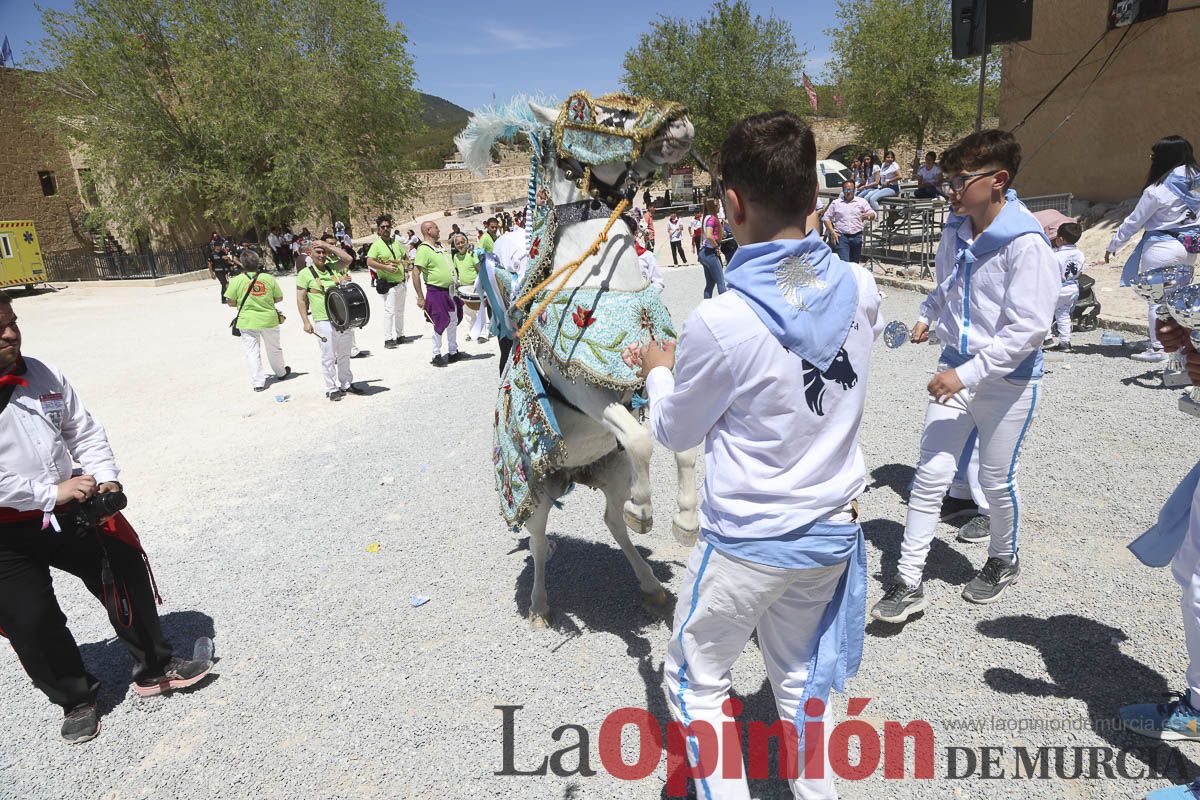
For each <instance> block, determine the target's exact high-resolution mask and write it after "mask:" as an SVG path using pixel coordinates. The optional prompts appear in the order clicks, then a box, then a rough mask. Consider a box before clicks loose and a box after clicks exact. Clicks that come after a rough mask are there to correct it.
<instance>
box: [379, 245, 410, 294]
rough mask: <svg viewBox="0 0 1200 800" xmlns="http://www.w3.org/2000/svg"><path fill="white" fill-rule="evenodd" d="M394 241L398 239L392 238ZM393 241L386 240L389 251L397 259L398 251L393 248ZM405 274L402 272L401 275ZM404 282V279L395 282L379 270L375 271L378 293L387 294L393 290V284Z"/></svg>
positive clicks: (397, 284)
mask: <svg viewBox="0 0 1200 800" xmlns="http://www.w3.org/2000/svg"><path fill="white" fill-rule="evenodd" d="M394 241H396V240H395V239H392V242H394ZM392 242H384V244H385V245H387V249H388V252H389V253H391V254H392V258H393V259H395V258H396V251H395V250H393V249H392ZM403 274H404V273H403V272H401V275H403ZM402 283H404V281H403V280H401V281H399V282H395V283H393V282H392V281H389V280H387V279H386V278H384V277H383V275H382V274H381V273H380V272H379V271H378V270H376V271H375V291H376V293H377V294H380V295H385V294H387V293H388V292H390V291H391V290H392V287H393V286H399V285H401V284H402Z"/></svg>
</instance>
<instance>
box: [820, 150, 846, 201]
mask: <svg viewBox="0 0 1200 800" xmlns="http://www.w3.org/2000/svg"><path fill="white" fill-rule="evenodd" d="M848 180H850V168H849V167H847V166H846V165H845V164H843V163H842V162H840V161H835V160H834V159H832V158H823V159H821V160H820V161H818V162H817V189H818V190H819V191H820V192H821V193H822V194H829V193H830V190H832V193H833V194H837V193H838V192H840V191H842V183H843V181H848Z"/></svg>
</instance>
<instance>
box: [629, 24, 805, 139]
mask: <svg viewBox="0 0 1200 800" xmlns="http://www.w3.org/2000/svg"><path fill="white" fill-rule="evenodd" d="M806 55H807V53H806V52H805V51H804V50H801V49H799V48H798V47H797V46H796V40H795V39H794V38H792V29H791V26H790V25H788V23H786V22H784V21H783V20H780V19H778V18H777V17H775V16H774V15H772V16H770V17H766V18H763V17H761V16H758V15H756V14H755V15H752V14H751V13H750V6H749V5H748V4H747V3H746V2H745V0H736V1H735V2H729V0H717V2H715V3H713V5H712V7H711V8H710V9H709V11H708V12H707V13H706V14H705V15H704V16H702V17H701V18H700V20H699V21H691V20H688V19H684V18H673V17H666V16H661V17H659V18H658V19H657V20H656V21H655V22H653V23H651V28H650V31H649V32H647V33H644V34H642V36H641V38H640V39H639V40H638V44H637V46H635V47H634V48H633V49H632V50H630V51H628V52H627V53H626V54H625V61H624V65H623V66H624V75H623V76H622V79H621V82H622V84H623V85H624V87H625V90H626V91H628V92H630V93H632V94H636V95H644V96H649V97H655V98H659V99H663V100H677V101H679V102H681V103H683V104H684V105H686V106H687V108H688V114H689V116H690V117H691V120H692V123H693V124H694V125H695V126H696V142H695V148H696V151H697V152H698V153H701V154H703V155H710V154H712V153H715V152H716V151H717V150H718V149H719V148H720V146H721V143H722V142H723V141H724V140H725V135H726V134H727V133H728V132H729V129H730V128H731V127H733V124H734V123H735V122H737V121H738V120H739V119H741V118H742V117H745V116H748V115H750V114H757V113H760V112H763V111H772V110H775V109H779V108H792V109H796V110H799V109H800V106H801V102H803V107H804V108H807V107H808V101H807V100H804V101H801V100H800V98H801V97H802V96H803V90H801V89H800V88H799V87H798V82H799V79H800V72H801V69H802V67H803V64H804V59H805V57H806Z"/></svg>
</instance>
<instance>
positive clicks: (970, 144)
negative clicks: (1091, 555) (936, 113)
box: [871, 130, 1059, 622]
mask: <svg viewBox="0 0 1200 800" xmlns="http://www.w3.org/2000/svg"><path fill="white" fill-rule="evenodd" d="M1020 163H1021V147H1020V145H1018V144H1017V142H1016V140H1015V139H1014V138H1013V136H1012V134H1010V133H1006V132H1004V131H999V130H988V131H981V132H978V133H973V134H971V135H970V136H967V137H965V138H964V139H962V140H961V141H959V142H958V143H957V144H955V145H954V146H953V147H951V148H950V149H949V150H947V151H946V152H945V153H943V154H942V158H941V166H942V170H943V173H944V174H945V175H946V180H945V181H944V182H943V183H942V187H941V188H942V190H943V191H945V192H946V194H947V195H948V198H949V200H950V204H951V208H952V210H953V212H954V213H953V215H951V217H950V218H949V219H948V220H947V221H946V228H945V230H944V231H943V232H942V240H941V243H940V244H939V245H938V252H937V257H936V258H937V274H938V277H939V278H941V280H940V281H939V283H938V285H937V286H936V287H935V288H934V289H933V290H932V291H931V292H930V293H929V296H928V297H927V298H926V300H925V302H924V303H922V304H921V315H920V318H919V319H918V321H917V324H916V325H914V326H913V330H912V341H913V342H924V341H926V340H927V339H928V338H929V328H930V325H931V324H932V325H935V326H936V329H937V336H938V339H939V340H940V341H942V342H946V343H947V345H946V347H945V348H944V349H943V350H942V354H941V363H939V365H938V371H937V374H936V375H934V377H933V379H932V380H931V381H930V382H929V385H928V387H927V389H928V392H929V395H930V402H929V406H928V408H927V410H926V413H925V430H924V432H923V433H922V436H921V460H920V464H919V465H918V467H917V474H916V477H915V478H914V479H913V485H912V490H911V495H910V497H909V503H908V519H907V520H906V522H905V526H904V541H903V543H902V544H901V548H900V564H899V569H898V572H899V574H898V575H897V576H896V578H895V579H894V581H893V582H892V583H891V585H889V587H888V589H887V591H886V593H885V594H884V597H883V599H881V600H880V601H879V602H878V603H876V604H875V606H874V607H873V608H872V609H871V616H873V617H874V618H876V619H880V620H884V621H885V622H903V621H904V620H906V619H908V617H909V616H911V615H912V614H915V613H917V612H918V611H921V610H923V609H924V608H925V607H926V606H927V605H928V600H927V599H926V597H925V591H924V585H923V584H922V580H921V579H922V573H923V572H924V569H925V560H926V558H927V557H928V555H929V547H930V544H931V543H932V541H933V533H934V529H935V528H936V527H937V523H938V518H939V516H940V513H939V512H940V506H941V502H942V498H943V497H944V496H945V494H946V490H947V489H948V488H949V486H950V483H951V481H952V480H953V478H954V473H955V467H956V466H957V462H958V460H959V456H960V455H961V454H962V452H963V449H964V445H965V443H966V442H967V440H968V438H970V437H971V436H972V435H973V434H974V435H976V436H977V437H978V447H979V482H980V485H981V487H982V489H983V493H984V495H985V496H986V497H987V501H988V505H989V506H990V507H991V519H990V525H989V529H990V534H991V537H990V538H991V541H990V545H989V548H988V559H987V562H986V563H985V564H984V566H983V569H981V570H980V571H979V573H978V574H977V575H976V576H975V578H974V579H973V580H972V581H971V582H970V583H969V584H968V585H967V587H966V588H965V589H964V590H963V595H962V596H963V599H964V600H967V601H968V602H972V603H994V602H996V601H998V600H999V599H1000V598H1001V596H1003V594H1004V592H1005V590H1006V589H1007V588H1008V586H1009V585H1010V584H1012V583H1013V582H1014V581H1015V580H1016V579H1017V576H1018V575H1019V574H1020V566H1019V564H1018V560H1017V542H1018V536H1017V534H1018V526H1019V524H1020V519H1021V515H1020V501H1019V493H1018V491H1017V483H1016V472H1017V461H1018V457H1019V455H1020V451H1021V444H1022V442H1023V441H1024V439H1025V435H1026V433H1028V431H1029V427H1030V425H1031V424H1032V422H1033V418H1034V413H1035V408H1036V406H1037V397H1038V389H1039V386H1038V384H1039V382H1040V378H1041V376H1042V353H1041V350H1040V345H1041V343H1042V340H1043V339H1044V338H1045V336H1046V333H1047V332H1048V331H1049V330H1050V323H1051V321H1052V320H1053V318H1054V307H1055V305H1056V302H1057V299H1058V290H1059V269H1058V262H1057V260H1056V259H1055V258H1054V253H1053V252H1052V251H1051V249H1050V243H1049V241H1047V239H1046V234H1045V232H1044V231H1043V230H1042V226H1041V224H1040V223H1038V221H1037V220H1036V219H1034V217H1033V215H1032V214H1030V213H1029V211H1028V210H1026V209H1025V207H1024V206H1023V205H1022V204H1021V202H1020V201H1019V200H1018V199H1017V196H1016V193H1014V192H1013V191H1012V190H1011V189H1009V188H1008V186H1009V184H1010V183H1011V182H1012V180H1013V178H1014V177H1015V176H1016V174H1017V168H1018V166H1020ZM942 276H945V277H942Z"/></svg>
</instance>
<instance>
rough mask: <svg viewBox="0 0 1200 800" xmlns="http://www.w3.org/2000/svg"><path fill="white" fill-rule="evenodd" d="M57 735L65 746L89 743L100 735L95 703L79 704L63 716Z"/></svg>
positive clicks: (98, 716)
mask: <svg viewBox="0 0 1200 800" xmlns="http://www.w3.org/2000/svg"><path fill="white" fill-rule="evenodd" d="M59 735H60V736H62V738H63V741H64V742H66V743H67V744H81V743H83V742H90V741H91V740H92V739H95V738H96V737H97V736H99V735H100V715H99V714H97V713H96V704H95V703H80V704H79V705H77V706H75V707H74V708H72V709H71V710H70V711H68V712H66V714H65V715H64V716H63V724H62V728H61V729H60V730H59Z"/></svg>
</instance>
